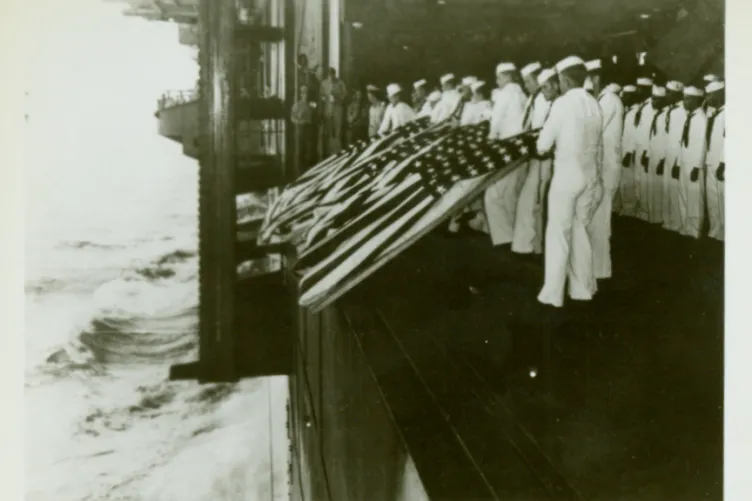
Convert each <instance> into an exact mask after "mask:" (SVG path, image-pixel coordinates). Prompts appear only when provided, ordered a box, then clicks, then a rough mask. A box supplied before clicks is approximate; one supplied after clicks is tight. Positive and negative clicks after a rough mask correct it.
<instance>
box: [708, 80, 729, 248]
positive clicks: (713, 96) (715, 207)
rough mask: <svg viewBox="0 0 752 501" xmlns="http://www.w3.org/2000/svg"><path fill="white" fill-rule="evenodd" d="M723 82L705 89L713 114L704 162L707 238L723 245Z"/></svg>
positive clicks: (724, 96) (724, 109)
mask: <svg viewBox="0 0 752 501" xmlns="http://www.w3.org/2000/svg"><path fill="white" fill-rule="evenodd" d="M724 89H725V85H724V83H723V82H719V81H715V82H711V83H710V84H708V86H707V87H705V92H706V94H707V96H708V102H709V103H710V106H712V107H713V109H714V110H715V111H714V112H713V114H712V115H710V116H709V117H708V130H707V133H706V137H707V140H708V154H707V156H706V158H705V165H706V167H707V170H706V177H707V180H706V189H707V200H708V218H709V219H710V231H709V233H708V236H709V237H710V238H714V239H716V240H721V241H723V239H724V236H725V235H724V231H725V219H726V218H725V215H726V213H725V209H724V203H725V190H724V179H725V177H724V176H725V175H726V172H725V170H726V163H725V155H724V152H723V147H724V144H723V143H724V142H725V138H726V95H725V90H724Z"/></svg>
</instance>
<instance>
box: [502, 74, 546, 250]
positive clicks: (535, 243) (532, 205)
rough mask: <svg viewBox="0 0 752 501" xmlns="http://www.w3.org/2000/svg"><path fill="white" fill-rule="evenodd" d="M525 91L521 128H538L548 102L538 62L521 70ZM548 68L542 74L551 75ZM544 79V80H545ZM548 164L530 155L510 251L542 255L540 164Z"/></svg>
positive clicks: (541, 124)
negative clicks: (526, 93) (544, 93)
mask: <svg viewBox="0 0 752 501" xmlns="http://www.w3.org/2000/svg"><path fill="white" fill-rule="evenodd" d="M520 74H521V75H522V79H523V81H524V83H525V89H526V90H527V92H528V98H527V103H526V104H525V113H524V115H523V118H522V130H524V131H528V130H532V129H540V128H541V127H543V122H545V121H546V118H547V117H548V112H549V110H550V109H551V103H549V102H548V101H547V100H546V97H545V96H544V95H543V93H542V92H541V85H540V84H539V83H538V76H539V75H540V74H541V65H540V63H531V64H528V65H527V66H525V67H524V68H522V71H520ZM552 74H553V72H552V71H551V70H549V71H547V72H546V73H545V75H544V76H546V77H547V78H546V80H547V79H548V78H550V77H551V76H552ZM544 81H545V80H544ZM544 164H550V160H543V159H537V158H531V159H530V161H529V162H528V170H527V176H526V177H525V180H524V182H523V184H522V189H521V190H520V195H519V198H518V199H517V213H516V218H515V222H514V239H513V240H512V252H516V253H519V254H541V253H542V252H543V233H542V228H541V226H542V224H543V216H542V214H541V205H542V204H541V198H540V193H539V189H540V185H541V167H542V166H543V165H544Z"/></svg>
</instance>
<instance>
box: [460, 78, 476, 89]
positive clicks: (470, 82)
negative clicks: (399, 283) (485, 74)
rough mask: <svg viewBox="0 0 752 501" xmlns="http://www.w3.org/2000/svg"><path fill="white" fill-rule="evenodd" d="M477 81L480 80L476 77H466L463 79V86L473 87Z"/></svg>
mask: <svg viewBox="0 0 752 501" xmlns="http://www.w3.org/2000/svg"><path fill="white" fill-rule="evenodd" d="M477 81H478V79H477V78H475V77H465V78H463V79H462V85H466V86H468V87H470V86H471V85H473V84H474V83H475V82H477Z"/></svg>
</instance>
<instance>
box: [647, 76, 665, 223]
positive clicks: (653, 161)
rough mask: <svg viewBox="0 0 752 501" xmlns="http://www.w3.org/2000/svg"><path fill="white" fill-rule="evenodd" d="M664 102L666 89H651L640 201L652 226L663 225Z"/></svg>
mask: <svg viewBox="0 0 752 501" xmlns="http://www.w3.org/2000/svg"><path fill="white" fill-rule="evenodd" d="M667 104H668V103H667V101H666V88H665V87H662V86H655V87H653V99H652V106H653V109H654V113H653V118H652V119H651V122H650V129H649V132H648V137H649V140H648V143H649V144H648V170H647V172H646V173H645V184H644V190H643V192H642V194H641V197H640V198H641V199H642V200H644V201H645V203H644V204H643V206H644V209H645V210H646V211H647V220H648V221H649V222H651V223H654V224H662V223H663V175H664V174H665V172H666V145H667V144H668V141H667V140H666V127H665V125H664V124H665V123H666V114H667V113H668V112H669V108H668V106H667Z"/></svg>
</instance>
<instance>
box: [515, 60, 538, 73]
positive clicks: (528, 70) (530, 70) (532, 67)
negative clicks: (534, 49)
mask: <svg viewBox="0 0 752 501" xmlns="http://www.w3.org/2000/svg"><path fill="white" fill-rule="evenodd" d="M539 69H541V63H539V62H537V61H536V62H534V63H530V64H528V65H526V66H524V67H523V68H522V69H521V70H520V74H521V75H522V76H523V77H526V76H528V75H530V74H531V73H535V72H536V71H538V70H539Z"/></svg>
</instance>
